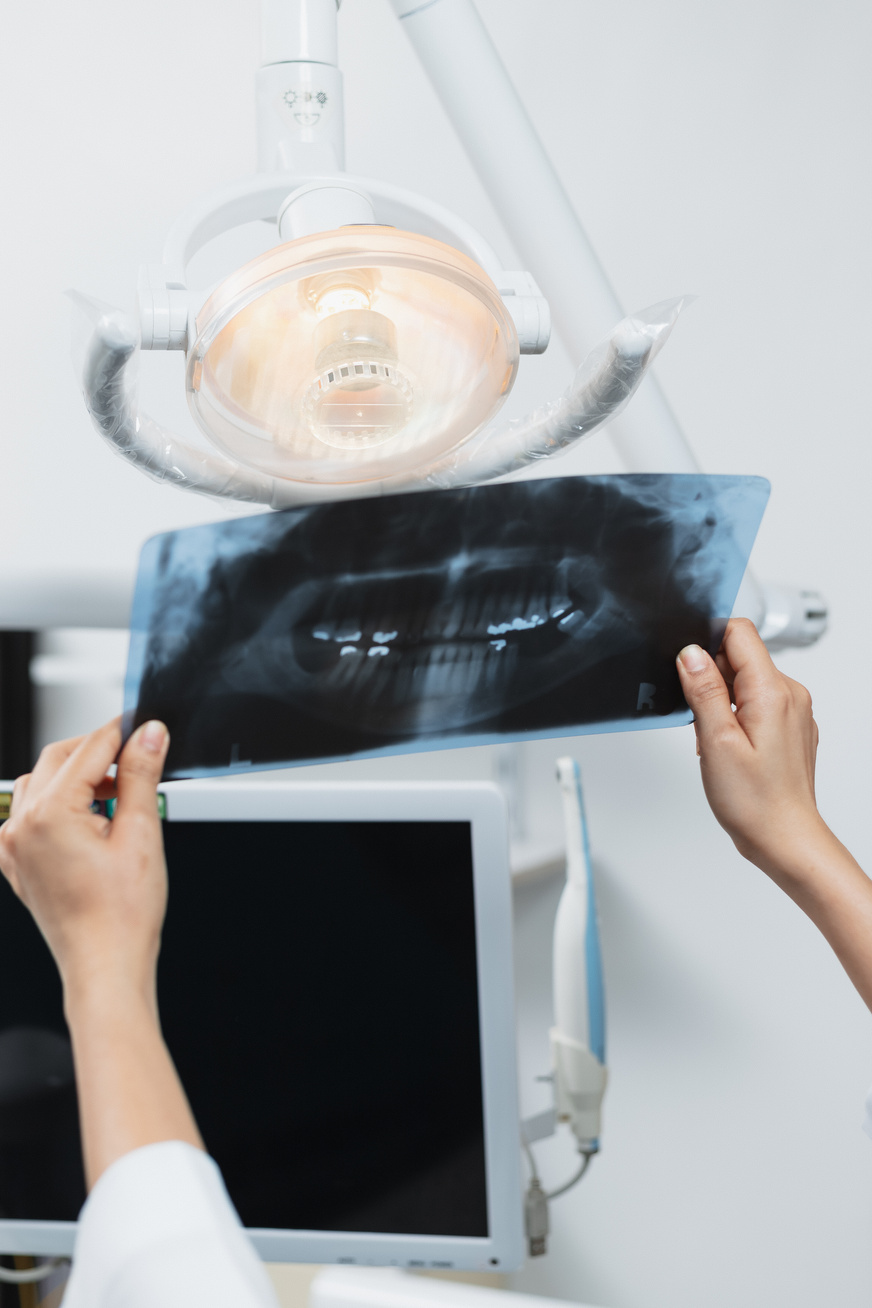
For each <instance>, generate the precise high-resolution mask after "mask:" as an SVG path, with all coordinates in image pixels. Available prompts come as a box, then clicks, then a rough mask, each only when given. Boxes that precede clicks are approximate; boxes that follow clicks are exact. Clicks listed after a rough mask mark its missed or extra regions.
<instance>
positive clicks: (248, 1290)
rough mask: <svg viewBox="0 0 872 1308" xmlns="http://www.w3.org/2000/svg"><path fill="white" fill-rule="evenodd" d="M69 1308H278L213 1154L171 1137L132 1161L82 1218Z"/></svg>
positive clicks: (110, 1175)
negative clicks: (211, 1155) (211, 1156)
mask: <svg viewBox="0 0 872 1308" xmlns="http://www.w3.org/2000/svg"><path fill="white" fill-rule="evenodd" d="M62 1308H278V1300H277V1299H276V1296H275V1292H274V1290H273V1288H272V1285H271V1284H270V1280H269V1277H268V1276H267V1274H266V1271H265V1269H264V1267H263V1264H262V1263H261V1261H260V1259H259V1258H258V1256H257V1254H256V1253H255V1252H254V1249H253V1248H252V1247H251V1243H250V1241H249V1239H248V1236H247V1235H246V1234H245V1231H244V1230H243V1228H242V1225H241V1223H240V1221H239V1218H238V1217H237V1215H236V1210H235V1208H234V1207H233V1205H232V1203H231V1202H230V1198H229V1196H228V1194H227V1191H226V1190H225V1188H224V1182H223V1181H222V1179H221V1173H220V1172H219V1170H218V1168H217V1167H216V1165H215V1163H214V1162H213V1161H212V1159H211V1158H209V1157H208V1155H207V1154H204V1153H202V1152H201V1150H199V1149H195V1148H193V1146H192V1145H188V1144H182V1143H181V1142H180V1141H176V1140H171V1141H167V1142H166V1143H163V1144H152V1145H146V1146H145V1147H144V1148H142V1149H135V1150H134V1151H133V1152H132V1153H129V1154H125V1155H124V1157H123V1158H119V1159H118V1161H117V1162H115V1163H113V1164H112V1166H111V1167H110V1168H108V1169H107V1170H106V1171H105V1172H104V1173H103V1175H102V1176H101V1177H100V1179H99V1181H98V1182H97V1184H96V1185H95V1186H94V1189H93V1190H92V1191H91V1194H90V1195H89V1196H88V1200H87V1202H86V1204H85V1206H84V1208H83V1209H82V1212H81V1215H80V1217H79V1230H78V1234H77V1236H76V1247H75V1252H74V1254H73V1270H72V1273H71V1275H70V1280H69V1283H68V1286H67V1291H66V1294H65V1295H64V1299H63V1305H62Z"/></svg>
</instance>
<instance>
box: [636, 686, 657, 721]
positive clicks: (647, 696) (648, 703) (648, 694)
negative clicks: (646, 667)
mask: <svg viewBox="0 0 872 1308" xmlns="http://www.w3.org/2000/svg"><path fill="white" fill-rule="evenodd" d="M656 694H657V687H656V686H655V685H652V683H651V682H650V681H640V682H639V698H638V699H637V700H636V712H637V713H641V712H642V710H643V709H653V708H654V696H655V695H656Z"/></svg>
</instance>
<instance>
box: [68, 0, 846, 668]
mask: <svg viewBox="0 0 872 1308" xmlns="http://www.w3.org/2000/svg"><path fill="white" fill-rule="evenodd" d="M339 3H340V0H262V38H263V41H262V66H261V68H260V70H259V72H258V75H257V131H258V167H259V171H258V172H257V173H256V174H254V175H253V176H250V177H246V178H243V179H241V180H238V181H235V182H230V183H228V184H226V185H225V186H223V187H221V188H219V189H218V190H216V191H214V192H213V193H211V194H210V195H207V196H205V197H203V198H202V199H201V200H199V201H198V202H196V203H194V204H193V205H192V206H191V207H190V208H189V209H188V210H186V211H185V212H184V213H183V214H182V215H181V216H180V217H179V218H178V219H177V221H176V222H175V224H174V225H173V227H172V228H171V230H170V232H169V234H168V236H167V239H166V243H165V246H164V252H163V259H162V262H160V263H159V264H153V265H148V266H145V267H143V268H142V269H141V272H140V276H139V283H138V295H137V310H136V314H135V315H132V316H131V315H126V314H124V313H122V312H121V311H119V310H114V309H111V308H110V307H109V306H106V305H101V304H98V303H97V302H95V301H93V300H90V299H88V298H87V297H86V296H82V295H78V294H76V293H74V294H73V299H74V300H75V302H76V303H77V304H78V306H79V308H80V309H81V310H82V311H83V312H84V316H85V321H86V324H87V328H88V334H87V338H86V340H85V343H84V348H83V350H82V354H81V368H82V387H83V391H84V396H85V401H86V404H87V406H88V409H89V411H90V414H91V417H92V419H93V422H94V424H95V426H96V427H97V429H98V431H99V432H100V433H101V435H102V436H103V437H104V438H105V439H106V440H108V441H109V442H110V443H111V444H112V446H113V447H114V448H115V450H116V451H117V452H118V453H119V454H121V455H122V456H123V457H124V458H125V459H127V460H128V461H129V462H131V463H132V464H133V465H134V466H136V467H137V468H139V469H140V470H141V471H143V472H146V473H147V474H149V475H150V476H152V477H153V478H155V479H157V480H159V481H164V482H167V483H169V484H172V485H175V486H178V487H181V488H184V489H188V490H194V491H199V492H202V493H205V494H208V495H213V496H219V497H223V498H229V499H233V500H240V501H245V502H249V503H260V504H265V505H269V506H271V507H273V508H282V507H286V506H291V505H297V504H304V503H306V502H309V501H318V500H323V499H325V498H329V499H337V498H357V497H360V496H367V495H381V494H389V493H391V492H394V491H408V490H415V489H424V488H428V489H432V488H440V487H450V486H467V485H473V484H476V483H479V482H483V481H489V480H492V479H493V478H495V477H500V476H503V475H506V474H508V473H512V472H515V471H517V470H519V469H522V468H524V467H525V466H526V465H528V464H530V463H532V462H533V461H535V460H541V459H543V458H549V457H552V456H554V455H556V454H560V453H561V452H563V451H565V450H567V449H569V448H570V447H571V446H572V445H574V443H575V442H576V441H578V440H579V439H580V438H583V437H585V436H587V435H589V434H590V433H592V432H593V431H594V430H596V429H597V428H599V427H601V426H602V425H603V424H604V423H606V422H608V421H611V420H612V419H615V418H618V417H619V415H623V416H621V417H620V418H619V421H618V423H617V424H616V426H615V428H614V433H615V443H616V446H617V448H618V451H619V453H620V454H621V456H622V458H623V460H624V462H625V463H626V464H627V466H628V469H629V470H630V471H637V472H693V471H698V465H697V463H696V460H695V459H694V457H693V454H692V452H691V450H690V447H689V446H688V444H687V441H686V440H685V438H684V436H683V434H682V432H681V431H680V429H679V427H678V425H677V423H676V420H675V418H674V416H673V415H672V413H671V412H670V410H669V408H668V406H667V404H666V402H665V400H664V399H663V396H662V394H661V393H660V391H659V390H658V389H657V386H656V383H655V381H654V379H653V378H650V379H649V381H648V384H647V386H645V387H643V388H642V390H641V392H640V393H639V395H638V396H636V391H637V389H638V388H639V386H640V383H641V382H642V380H643V378H644V377H645V376H646V373H647V372H648V369H649V368H650V365H651V363H652V361H653V359H654V358H655V356H656V354H657V353H658V351H659V350H660V349H661V348H662V346H663V345H664V343H665V341H666V339H667V338H668V336H669V333H670V331H671V329H672V327H673V325H674V323H675V320H676V318H677V316H678V314H679V312H680V311H681V308H682V306H683V304H684V303H685V301H684V300H683V299H674V300H670V301H666V302H664V303H662V304H659V305H656V306H654V307H652V308H650V309H647V310H644V311H642V312H640V313H636V314H634V315H632V316H630V317H626V316H624V315H623V313H622V310H621V308H620V306H619V304H618V302H617V300H616V298H615V295H614V292H613V291H612V289H611V287H610V285H609V282H608V280H607V278H606V276H605V274H604V272H603V270H602V268H601V266H600V264H599V262H598V260H597V257H596V255H595V253H594V252H593V250H592V249H591V247H590V244H589V242H588V240H587V238H586V236H585V234H584V231H583V230H582V228H581V226H580V224H579V221H578V218H577V217H576V215H575V213H574V211H573V209H572V207H571V204H570V202H569V199H568V197H567V195H566V192H565V191H564V189H563V187H562V185H561V183H560V181H559V179H558V177H557V176H556V174H555V172H554V170H553V168H552V166H551V164H550V163H549V161H548V159H547V156H546V155H545V152H544V150H543V148H542V145H541V143H540V141H539V139H538V137H537V136H536V133H535V131H534V129H533V127H532V124H531V123H530V120H529V118H528V117H527V114H526V112H525V110H524V108H523V105H522V104H521V102H520V100H519V98H518V96H517V94H516V92H515V90H514V88H513V86H512V84H511V82H510V80H509V78H508V75H507V73H506V71H505V69H504V67H503V65H502V63H501V62H500V59H499V56H498V55H497V53H496V50H495V49H494V46H493V44H492V42H491V40H490V38H489V36H488V33H487V31H486V29H485V27H484V25H483V23H482V21H481V19H480V17H479V15H478V13H477V11H476V9H475V6H474V3H473V0H429V2H428V3H425V4H421V3H420V2H419V0H392V4H393V7H394V9H395V10H396V13H397V16H398V18H399V19H400V20H401V21H402V24H403V27H404V28H405V30H406V31H407V33H408V35H409V37H410V39H411V41H412V43H413V45H414V47H415V49H416V51H417V54H418V56H419V57H420V59H421V61H422V63H423V65H424V68H425V70H426V72H427V74H428V75H429V77H430V79H431V81H432V82H433V84H434V87H435V89H436V91H437V93H438V94H439V96H440V98H441V99H442V101H443V104H444V106H445V109H446V112H447V113H448V115H449V117H450V119H451V121H452V123H453V125H454V127H455V129H456V131H457V132H458V135H459V136H460V138H461V141H462V143H463V145H464V146H465V148H466V150H467V153H468V154H469V156H470V159H471V161H472V163H473V165H474V166H475V167H476V169H477V171H478V173H479V175H480V177H481V179H482V181H483V183H484V185H485V187H486V189H487V191H488V192H489V194H490V196H491V198H492V200H493V201H494V204H495V206H496V208H497V211H498V212H499V214H500V217H501V219H502V221H503V222H504V224H505V227H506V230H507V232H508V234H509V236H510V237H511V238H512V241H513V243H514V245H515V248H516V249H517V250H518V251H519V252H520V254H521V257H522V258H523V259H524V260H525V261H526V262H527V263H528V265H529V267H530V269H531V270H532V271H529V272H528V271H506V270H504V269H503V268H502V267H501V262H500V260H499V259H498V257H497V256H496V254H495V253H494V251H493V250H492V249H491V247H490V245H489V244H488V242H487V241H486V240H485V239H484V238H483V237H482V236H481V235H480V234H479V233H478V232H477V231H475V230H474V229H473V228H472V227H471V226H470V225H469V224H468V223H466V222H465V221H464V220H463V219H461V218H459V217H457V216H456V215H454V214H452V213H450V212H449V211H448V210H446V209H444V208H442V207H441V206H440V205H438V204H436V203H434V202H433V201H431V200H430V199H427V198H425V197H423V196H419V195H414V194H411V193H409V192H407V191H404V190H401V189H400V188H398V187H395V186H392V185H388V184H386V183H384V182H381V181H378V180H375V179H372V178H364V177H355V176H352V175H350V174H348V173H346V172H345V171H344V168H345V158H344V125H343V91H342V75H341V72H340V71H339V68H338V66H337V17H338V16H337V11H338V8H339ZM257 220H265V221H266V222H269V223H273V224H275V227H276V242H275V244H274V245H273V246H272V248H270V249H268V250H267V251H266V252H265V253H263V254H261V255H259V256H258V257H257V258H255V259H253V260H251V261H250V262H249V263H247V264H246V265H245V266H244V267H242V268H237V269H232V268H231V269H228V270H227V273H226V275H225V276H224V277H223V279H222V280H220V281H219V282H218V283H217V284H216V285H213V286H211V287H209V288H207V289H206V290H205V291H202V290H201V291H196V290H195V289H194V287H193V285H192V284H191V283H190V282H189V265H190V264H191V262H192V260H193V259H194V257H195V256H196V255H197V254H198V253H199V252H200V251H201V250H202V249H203V248H204V247H205V246H206V245H207V244H208V243H209V242H210V241H212V240H214V239H215V238H216V237H220V236H222V235H224V234H225V233H227V232H230V231H232V230H233V229H235V228H238V227H241V226H244V225H245V224H248V223H251V222H255V221H257ZM534 278H535V280H534ZM540 286H541V287H542V290H540ZM546 297H547V298H546ZM549 306H550V307H549ZM552 313H553V315H554V320H555V325H556V327H557V330H558V331H559V333H560V336H561V339H562V341H563V343H564V344H565V345H566V347H567V348H568V350H569V352H570V354H571V355H572V356H573V357H574V359H575V362H576V364H577V365H578V368H577V372H576V374H575V377H574V378H573V380H572V382H571V384H570V385H569V386H568V388H567V390H566V391H565V393H564V394H563V395H562V396H560V397H559V398H558V399H557V400H554V401H552V402H548V403H545V404H543V405H542V406H541V407H540V408H539V409H537V410H536V411H534V412H533V413H532V414H530V415H528V416H527V417H526V418H521V419H514V420H511V421H506V420H504V419H501V418H500V416H499V411H500V408H501V406H502V405H503V403H504V401H505V399H506V396H507V395H508V394H509V392H510V391H511V388H512V385H513V383H514V381H515V378H516V375H517V372H518V366H519V361H520V356H521V355H523V354H539V353H542V352H543V351H544V350H545V349H546V347H547V345H548V342H549V339H550V334H551V316H552ZM140 350H152V351H170V350H175V351H182V352H184V354H185V356H186V369H185V386H186V392H187V400H188V406H189V409H190V412H191V414H192V415H193V418H194V420H195V422H196V424H197V426H198V427H199V429H200V431H201V433H202V434H203V435H204V437H205V438H206V440H207V441H208V442H209V444H210V445H211V447H212V448H211V449H208V448H207V447H206V446H205V445H202V446H201V445H198V444H197V443H194V442H190V441H188V440H186V439H183V438H181V437H179V436H177V435H175V434H173V433H171V432H169V431H166V430H165V429H164V428H163V427H161V426H160V425H159V424H158V423H157V422H155V421H153V420H152V419H151V418H149V417H148V415H147V414H146V413H144V412H143V411H142V410H141V409H140V407H139V403H138V398H137V389H136V380H135V378H136V356H137V354H138V353H139V351H140ZM631 398H632V399H633V400H634V403H633V405H632V406H631V408H630V410H629V412H628V413H626V414H624V412H623V411H624V410H625V409H626V408H627V405H628V403H629V401H630V399H631ZM739 611H741V612H743V613H745V614H747V615H748V616H750V617H751V618H752V619H754V621H755V622H756V623H757V624H758V626H759V627H760V628H761V630H762V631H763V634H764V637H765V638H766V639H768V640H769V642H770V644H773V645H782V646H783V645H790V644H798V645H802V644H810V643H812V642H813V641H814V640H816V639H817V638H818V636H819V635H820V634H821V633H822V631H823V630H824V628H825V626H826V607H825V605H824V603H823V601H822V599H821V597H820V596H818V595H816V594H812V593H810V592H807V591H800V590H798V589H795V588H790V587H765V586H761V585H758V584H757V583H756V582H755V581H754V579H753V578H752V577H750V575H749V576H747V577H746V582H745V584H744V586H743V591H742V594H741V595H740V601H739ZM97 616H98V620H102V619H100V618H99V615H97Z"/></svg>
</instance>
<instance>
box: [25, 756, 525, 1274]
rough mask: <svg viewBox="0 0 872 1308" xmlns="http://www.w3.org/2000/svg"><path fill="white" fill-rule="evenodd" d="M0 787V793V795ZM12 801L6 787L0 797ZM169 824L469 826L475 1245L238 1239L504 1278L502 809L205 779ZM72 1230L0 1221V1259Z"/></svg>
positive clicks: (46, 1249) (59, 1250) (514, 1094)
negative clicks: (479, 1163)
mask: <svg viewBox="0 0 872 1308" xmlns="http://www.w3.org/2000/svg"><path fill="white" fill-rule="evenodd" d="M5 788H6V787H5V784H4V783H2V782H0V789H5ZM8 788H9V789H10V790H11V788H12V787H11V785H9V787H8ZM160 790H161V792H162V793H163V794H164V795H165V796H166V805H167V814H166V816H167V820H168V821H170V822H172V821H187V822H197V821H216V820H217V821H222V822H269V821H291V822H292V821H310V822H311V821H330V822H335V821H346V822H378V821H405V822H409V821H411V822H414V821H420V822H425V821H437V822H439V821H441V822H469V823H470V824H471V827H472V858H473V879H474V900H475V919H476V947H477V959H478V987H479V1023H480V1034H481V1050H482V1092H483V1101H484V1129H485V1167H486V1179H487V1206H488V1229H489V1232H490V1233H489V1235H488V1236H486V1237H468V1236H454V1237H447V1236H412V1235H388V1234H378V1233H374V1234H366V1233H359V1232H348V1233H343V1232H333V1231H283V1230H264V1229H254V1228H249V1231H248V1233H249V1235H250V1236H251V1239H252V1241H253V1243H254V1246H255V1248H256V1249H257V1251H258V1253H259V1254H260V1256H261V1257H262V1258H263V1259H264V1260H265V1261H267V1262H289V1263H338V1264H351V1265H357V1266H394V1267H426V1268H446V1269H448V1268H453V1269H461V1270H473V1271H509V1270H511V1269H513V1268H515V1267H518V1266H520V1264H521V1263H522V1261H523V1257H524V1237H523V1218H522V1197H521V1196H522V1184H521V1169H520V1148H519V1141H520V1136H519V1109H518V1091H517V1055H516V1046H515V1006H514V982H513V969H512V946H511V941H512V907H511V875H510V871H509V846H508V822H507V817H506V807H505V801H504V799H503V796H502V793H501V792H500V791H499V790H498V789H497V787H496V786H494V785H491V784H489V783H487V782H464V783H463V784H457V783H454V782H414V781H410V782H344V781H335V782H309V781H287V780H261V779H259V778H258V779H255V778H254V777H247V778H245V779H244V780H240V779H238V778H235V779H234V780H233V781H228V780H223V779H214V780H203V781H176V782H168V783H166V784H165V785H162V786H161V787H160ZM75 1234H76V1224H75V1223H74V1222H37V1221H21V1220H5V1221H3V1220H0V1251H2V1252H3V1253H8V1254H16V1253H23V1254H70V1253H72V1251H73V1244H74V1241H75Z"/></svg>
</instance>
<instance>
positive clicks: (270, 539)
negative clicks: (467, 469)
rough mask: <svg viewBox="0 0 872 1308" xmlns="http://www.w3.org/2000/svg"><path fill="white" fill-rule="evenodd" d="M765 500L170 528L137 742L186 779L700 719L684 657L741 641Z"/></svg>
mask: <svg viewBox="0 0 872 1308" xmlns="http://www.w3.org/2000/svg"><path fill="white" fill-rule="evenodd" d="M767 497H768V484H767V483H766V482H765V481H763V480H762V479H761V478H755V477H705V476H702V475H700V476H696V477H693V476H687V477H670V476H656V475H650V476H644V475H642V476H631V477H620V476H617V477H608V476H606V477H561V478H554V479H547V480H534V481H528V482H517V483H508V484H504V485H500V486H481V487H474V488H466V489H462V490H454V491H445V490H443V491H435V492H430V493H428V494H420V493H416V494H410V495H396V496H389V497H385V498H382V499H379V500H359V501H350V502H345V503H334V504H331V503H327V504H322V505H312V506H307V507H305V508H301V509H295V510H288V511H286V512H284V513H281V514H270V515H266V516H260V515H259V516H256V517H253V518H243V519H237V520H235V521H230V522H224V523H219V524H215V525H210V526H204V527H192V528H188V529H187V530H183V531H178V532H171V533H168V534H166V535H163V536H156V537H154V538H153V539H152V540H151V541H149V542H148V544H147V545H146V547H145V549H144V551H143V555H142V560H141V564H140V574H139V580H138V583H137V589H136V596H135V600H134V610H133V618H132V624H131V627H132V637H131V651H130V662H129V666H128V677H127V684H126V688H125V707H126V722H125V729H126V731H127V732H129V731H131V730H133V729H134V727H135V726H136V725H138V724H139V723H140V722H143V721H145V720H147V719H148V718H152V717H157V718H160V719H161V720H163V721H164V722H166V724H167V726H168V727H169V729H170V736H171V742H172V743H171V746H170V753H169V757H168V760H167V771H166V775H167V776H169V777H183V776H197V775H204V774H208V773H212V772H232V771H238V770H240V769H244V768H247V767H268V766H280V765H282V764H287V763H301V762H307V761H319V760H321V761H325V760H327V759H335V758H347V757H350V756H352V755H357V754H374V753H375V754H379V753H394V752H404V751H408V750H420V749H427V748H445V747H446V746H447V745H450V744H455V745H459V744H466V745H469V744H483V743H487V742H489V741H493V740H498V739H529V738H533V737H535V736H554V735H561V734H570V733H572V734H577V733H581V732H585V731H591V730H593V731H596V730H605V729H607V730H620V729H632V728H637V727H646V726H666V725H670V724H672V723H679V722H687V721H689V715H688V710H687V709H686V706H685V703H684V700H683V698H682V695H681V690H680V686H679V683H678V678H677V675H676V672H675V666H674V660H675V652H676V650H678V649H680V648H681V647H682V646H683V645H685V644H687V643H688V642H690V641H696V642H699V643H700V644H703V645H708V646H711V645H712V643H713V642H715V643H716V642H717V641H718V640H719V639H720V634H721V632H722V629H723V626H724V624H725V622H726V619H727V618H728V616H729V614H730V612H731V610H732V607H733V603H734V601H735V596H736V592H737V590H738V587H739V583H740V581H741V578H742V574H743V572H744V570H745V565H746V563H747V558H748V554H749V552H750V549H751V545H752V543H753V539H754V535H755V533H756V531H757V526H758V523H759V520H760V517H761V515H762V512H763V509H764V506H765V503H766V499H767Z"/></svg>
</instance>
